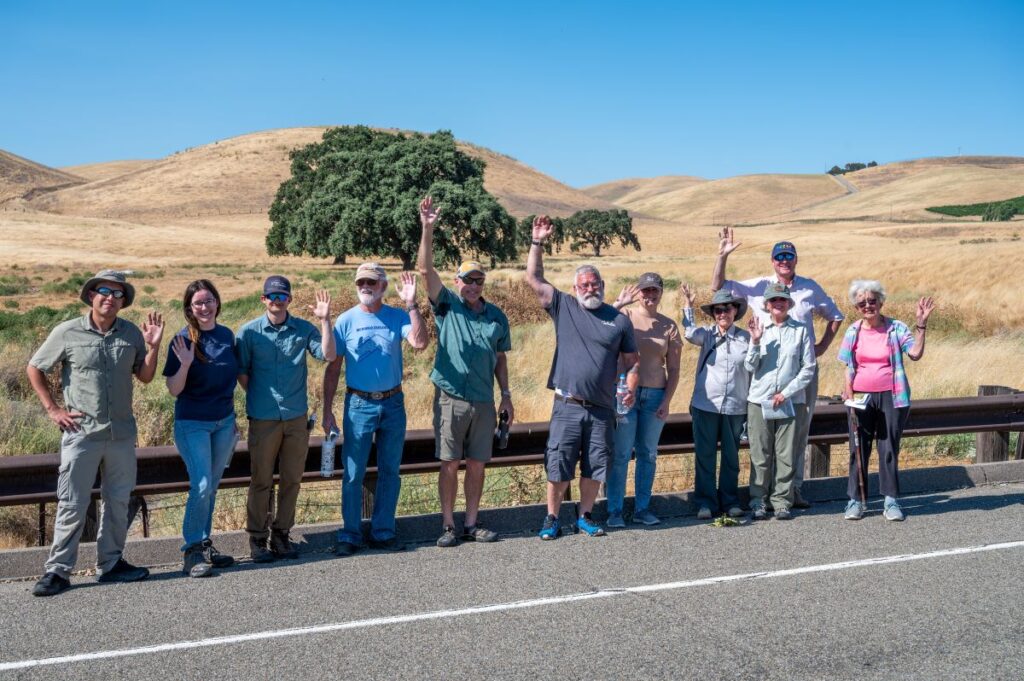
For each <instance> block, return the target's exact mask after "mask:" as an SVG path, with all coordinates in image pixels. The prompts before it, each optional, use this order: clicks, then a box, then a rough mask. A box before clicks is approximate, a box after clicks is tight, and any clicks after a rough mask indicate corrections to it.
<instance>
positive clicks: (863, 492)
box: [846, 405, 868, 507]
mask: <svg viewBox="0 0 1024 681" xmlns="http://www.w3.org/2000/svg"><path fill="white" fill-rule="evenodd" d="M846 424H847V428H848V430H849V431H850V433H849V435H850V454H851V455H853V458H854V459H855V460H856V462H857V482H858V485H859V486H860V502H861V503H862V504H864V506H865V507H867V505H868V500H867V485H866V484H865V483H864V468H863V467H862V466H861V452H860V435H859V434H858V431H859V430H860V419H858V418H857V410H856V408H854V407H851V406H849V405H847V407H846Z"/></svg>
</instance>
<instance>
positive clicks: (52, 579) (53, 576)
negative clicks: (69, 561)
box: [32, 572, 71, 596]
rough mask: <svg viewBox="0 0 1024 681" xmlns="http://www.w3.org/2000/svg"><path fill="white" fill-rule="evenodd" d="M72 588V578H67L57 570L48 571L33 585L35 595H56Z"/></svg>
mask: <svg viewBox="0 0 1024 681" xmlns="http://www.w3.org/2000/svg"><path fill="white" fill-rule="evenodd" d="M70 588H71V580H68V579H65V578H63V577H61V576H60V575H58V574H57V573H56V572H47V573H46V574H45V575H43V576H42V577H40V578H39V581H38V582H36V585H35V586H34V587H32V595H33V596H56V595H57V594H59V593H60V592H61V591H65V590H67V589H70Z"/></svg>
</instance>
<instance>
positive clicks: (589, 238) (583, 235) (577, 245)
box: [519, 209, 640, 257]
mask: <svg viewBox="0 0 1024 681" xmlns="http://www.w3.org/2000/svg"><path fill="white" fill-rule="evenodd" d="M534 217H535V216H533V215H530V216H527V217H525V218H523V219H522V220H520V221H519V235H520V237H519V243H520V245H522V246H525V245H527V244H529V243H530V234H531V226H532V223H533V218H534ZM551 223H552V225H553V226H554V228H555V229H554V232H552V234H551V237H550V238H549V239H548V240H547V242H546V243H545V249H546V250H547V252H548V253H549V254H550V253H551V252H552V251H561V250H562V245H563V244H565V243H566V242H568V243H569V250H571V251H572V252H573V253H576V252H579V251H582V250H583V249H585V248H586V249H589V250H590V251H591V252H592V253H593V254H594V255H595V256H597V257H600V256H601V251H602V250H603V249H605V248H607V247H608V246H610V245H612V243H614V242H615V241H618V242H619V243H620V244H621V245H622V247H623V248H625V247H627V246H632V247H633V248H635V249H636V250H638V251H639V250H640V239H639V238H637V236H636V234H634V233H633V218H631V217H629V213H628V212H626V211H624V210H607V211H604V210H594V209H587V210H581V211H577V212H575V213H573V214H572V215H570V216H569V217H567V218H551Z"/></svg>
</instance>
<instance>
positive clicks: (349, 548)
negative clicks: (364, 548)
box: [334, 541, 359, 558]
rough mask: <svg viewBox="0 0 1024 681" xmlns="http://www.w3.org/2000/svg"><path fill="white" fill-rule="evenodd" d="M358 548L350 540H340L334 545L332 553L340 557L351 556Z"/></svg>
mask: <svg viewBox="0 0 1024 681" xmlns="http://www.w3.org/2000/svg"><path fill="white" fill-rule="evenodd" d="M358 550H359V547H358V546H356V545H355V544H353V543H352V542H350V541H340V542H338V543H337V544H335V545H334V555H336V556H339V557H341V558H345V557H348V556H351V555H352V554H353V553H355V552H356V551H358Z"/></svg>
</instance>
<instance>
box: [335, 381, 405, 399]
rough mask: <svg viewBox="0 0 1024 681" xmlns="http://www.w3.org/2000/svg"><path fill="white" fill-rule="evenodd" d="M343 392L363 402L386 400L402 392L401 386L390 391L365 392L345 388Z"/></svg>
mask: <svg viewBox="0 0 1024 681" xmlns="http://www.w3.org/2000/svg"><path fill="white" fill-rule="evenodd" d="M345 391H346V392H350V393H352V394H353V395H358V396H359V397H362V398H363V399H364V400H386V399H387V398H389V397H391V396H392V395H397V394H398V393H400V392H402V385H401V384H398V385H396V386H395V387H394V388H392V389H391V390H374V391H372V392H367V391H365V390H356V389H355V388H352V387H346V388H345Z"/></svg>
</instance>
